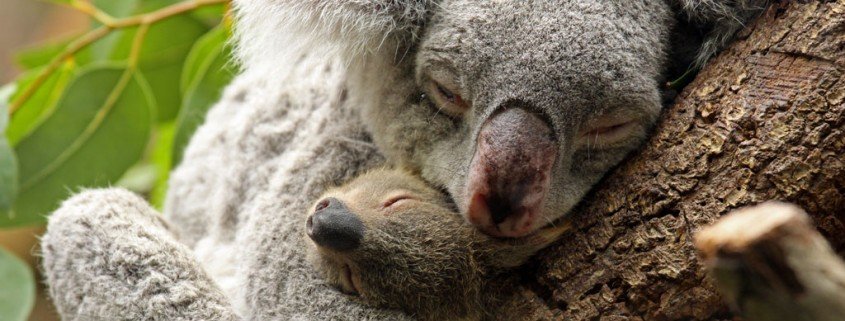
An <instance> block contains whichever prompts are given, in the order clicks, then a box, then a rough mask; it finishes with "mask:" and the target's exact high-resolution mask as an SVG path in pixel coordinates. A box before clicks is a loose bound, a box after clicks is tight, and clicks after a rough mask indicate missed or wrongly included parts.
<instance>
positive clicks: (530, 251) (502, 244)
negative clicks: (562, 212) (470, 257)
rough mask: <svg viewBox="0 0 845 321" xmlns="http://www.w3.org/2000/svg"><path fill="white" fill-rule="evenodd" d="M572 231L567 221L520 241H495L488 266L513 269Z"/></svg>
mask: <svg viewBox="0 0 845 321" xmlns="http://www.w3.org/2000/svg"><path fill="white" fill-rule="evenodd" d="M571 229H572V223H571V222H569V221H568V220H563V221H562V222H560V223H558V224H555V225H552V226H549V227H545V228H542V229H540V230H538V231H537V232H535V233H534V234H531V235H529V236H526V237H524V238H521V239H515V240H508V241H497V242H496V243H495V245H494V246H495V247H496V248H495V249H494V250H493V256H492V258H491V259H492V260H491V262H490V264H492V265H493V266H495V267H499V268H513V267H517V266H520V265H522V264H524V263H525V261H528V259H529V258H531V256H533V255H534V254H535V253H537V251H539V250H542V249H544V248H546V247H547V246H549V245H551V244H552V243H554V241H557V239H559V238H560V237H561V236H562V235H563V233H566V232H567V231H569V230H571Z"/></svg>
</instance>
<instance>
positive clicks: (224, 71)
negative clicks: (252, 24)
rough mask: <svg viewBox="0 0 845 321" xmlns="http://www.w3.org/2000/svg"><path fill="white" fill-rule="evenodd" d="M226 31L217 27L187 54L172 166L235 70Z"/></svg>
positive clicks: (227, 31) (180, 157) (179, 159)
mask: <svg viewBox="0 0 845 321" xmlns="http://www.w3.org/2000/svg"><path fill="white" fill-rule="evenodd" d="M228 38H229V30H228V29H227V28H225V27H222V26H221V27H218V28H216V29H214V30H212V31H211V32H209V33H208V34H206V35H205V36H203V38H202V39H200V40H199V41H197V43H196V45H194V48H193V49H192V50H191V53H190V55H188V60H187V62H186V66H185V73H184V74H183V76H182V80H181V83H182V88H183V91H184V92H183V95H184V102H183V104H182V110H181V111H180V112H179V118H177V121H176V136H175V137H174V140H173V152H172V153H173V159H172V164H174V165H176V164H179V162H180V161H181V160H182V153H183V150H184V148H185V146H186V145H187V144H188V141H190V139H191V136H193V134H194V131H196V129H197V127H199V125H201V124H202V123H203V122H204V121H205V114H206V113H207V112H208V109H209V108H211V106H212V105H213V104H214V103H215V102H217V101H218V100H220V96H221V95H222V93H223V89H224V88H225V87H226V85H227V84H229V82H231V80H232V78H233V77H234V76H235V74H236V72H237V70H236V69H235V67H234V65H233V64H232V63H231V57H232V52H231V50H230V49H231V48H230V47H229V46H228V44H227V40H228Z"/></svg>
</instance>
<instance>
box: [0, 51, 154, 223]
mask: <svg viewBox="0 0 845 321" xmlns="http://www.w3.org/2000/svg"><path fill="white" fill-rule="evenodd" d="M154 108H155V100H154V98H153V97H152V93H151V90H150V89H149V86H148V85H147V82H146V80H144V78H143V77H142V76H141V74H140V73H138V72H136V71H132V70H127V69H126V67H125V66H120V65H112V66H91V67H87V68H85V69H83V70H81V71H80V72H79V74H78V75H77V76H76V78H75V79H74V80H73V81H72V82H71V84H70V85H69V86H68V88H67V90H65V93H64V95H63V96H62V98H61V99H60V100H59V102H58V103H57V106H56V108H55V111H54V112H53V113H52V114H51V115H50V117H49V118H47V119H46V120H45V121H43V122H42V123H40V124H39V126H38V127H37V128H35V129H34V130H33V132H32V133H31V134H30V135H28V136H26V137H25V138H23V139H22V140H21V141H20V142H19V144H18V145H17V146H16V147H15V150H16V152H17V155H18V160H19V164H20V191H19V195H18V198H17V200H16V202H15V205H14V209H13V210H12V211H11V212H10V215H9V216H8V217H4V218H0V226H17V225H26V224H35V223H42V222H43V221H44V215H46V214H48V213H49V212H51V211H52V210H54V209H55V208H56V206H57V205H58V204H59V202H60V201H61V200H63V199H65V198H67V197H68V196H69V195H70V194H71V193H72V190H71V189H72V188H78V187H82V186H84V187H98V186H107V185H109V184H111V183H113V182H115V181H117V180H118V179H119V178H120V177H121V176H122V175H123V173H124V172H125V171H126V170H127V169H128V168H129V167H131V166H132V165H133V164H135V163H136V162H137V161H138V160H139V159H140V157H141V156H142V154H143V152H144V150H145V148H146V145H147V142H148V141H149V135H150V131H151V127H152V124H153V119H154V117H155V116H154Z"/></svg>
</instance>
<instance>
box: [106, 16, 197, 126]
mask: <svg viewBox="0 0 845 321" xmlns="http://www.w3.org/2000/svg"><path fill="white" fill-rule="evenodd" d="M207 31H208V27H206V26H205V24H203V23H201V22H199V21H197V20H195V19H193V18H191V17H190V16H189V15H181V16H176V17H173V18H170V19H167V20H163V21H161V22H158V23H156V24H154V25H152V26H151V27H150V30H149V31H147V34H146V38H145V40H144V44H143V47H142V48H141V52H140V55H139V61H138V63H139V66H140V67H139V69H140V70H141V72H142V73H143V74H144V76H145V77H146V78H147V80H148V81H149V83H150V85H151V87H152V90H153V93H154V95H155V97H156V102H157V103H158V108H159V109H158V119H159V120H160V121H169V120H173V119H174V118H176V115H177V114H178V113H179V107H180V105H181V102H182V95H181V93H180V92H179V76H180V75H181V73H182V67H183V66H184V64H185V58H186V57H187V55H188V53H189V52H190V50H191V46H192V45H193V44H194V42H196V41H197V39H199V38H200V37H201V36H202V35H203V34H205V33H206V32H207ZM136 32H137V28H129V29H126V30H124V31H119V32H117V33H116V36H117V37H118V39H116V41H115V42H114V43H113V46H112V47H111V48H110V50H111V52H110V55H109V57H108V58H107V60H109V61H124V60H126V58H127V57H128V56H129V53H130V51H131V48H132V43H133V41H134V38H135V34H136Z"/></svg>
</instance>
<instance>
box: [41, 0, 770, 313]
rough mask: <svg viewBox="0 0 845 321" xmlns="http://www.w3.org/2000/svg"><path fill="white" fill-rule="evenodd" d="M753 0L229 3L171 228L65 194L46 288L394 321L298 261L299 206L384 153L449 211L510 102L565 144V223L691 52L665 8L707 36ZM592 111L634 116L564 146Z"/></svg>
mask: <svg viewBox="0 0 845 321" xmlns="http://www.w3.org/2000/svg"><path fill="white" fill-rule="evenodd" d="M757 3H762V2H760V1H750V0H749V1H730V0H724V1H715V0H714V1H698V2H695V1H684V0H674V1H668V0H667V1H646V0H640V1H622V0H617V1H563V0H554V1H533V2H532V1H515V0H514V1H469V0H443V1H437V2H434V1H423V0H418V1H408V0H404V1H403V0H355V1H323V0H312V1H299V0H238V1H236V2H235V4H236V8H237V14H238V25H237V34H238V37H239V42H238V52H239V57H240V59H241V61H242V63H243V64H244V69H245V72H244V74H242V75H240V76H239V77H238V78H237V79H236V81H235V82H234V83H233V84H232V85H231V86H230V87H229V88H228V90H227V92H226V94H225V97H224V98H223V100H222V101H221V102H220V103H218V104H217V105H216V106H215V107H214V108H213V109H212V111H211V113H210V114H209V116H208V119H207V122H206V124H204V125H203V126H202V127H201V128H200V129H199V131H198V132H197V134H196V135H195V137H194V138H193V139H192V141H191V143H190V145H189V147H188V150H187V151H186V154H185V157H184V160H183V163H182V164H181V165H180V166H179V168H178V169H177V170H176V171H174V173H173V176H172V178H171V189H170V191H169V194H168V199H167V203H166V206H165V209H164V218H165V220H166V221H167V222H169V223H167V224H165V223H162V222H161V221H159V220H157V219H153V217H154V216H155V214H154V212H153V211H152V210H151V209H149V207H148V206H147V205H144V203H143V202H142V201H141V200H139V199H138V198H137V197H135V196H132V195H129V194H127V193H125V192H122V191H116V190H108V191H93V192H85V193H83V194H82V195H80V196H77V197H75V198H73V199H72V200H70V201H68V202H66V203H64V204H63V206H62V208H60V209H59V210H58V211H57V212H56V213H54V215H53V216H52V217H51V218H50V224H49V226H48V231H47V234H46V235H45V237H44V242H43V245H42V250H43V253H44V272H45V275H46V276H47V282H48V284H49V286H50V293H51V296H52V297H53V299H54V302H55V303H56V305H57V307H58V308H59V311H60V313H61V314H62V317H63V318H64V319H66V320H113V319H123V320H130V319H131V320H166V319H177V320H180V319H181V320H201V319H211V320H233V319H235V318H236V317H235V315H238V316H239V317H240V318H242V319H244V320H408V319H410V318H409V317H408V316H407V315H404V314H402V313H400V312H396V311H389V310H379V309H372V308H368V307H365V306H362V305H360V304H359V303H357V302H356V301H354V300H352V299H350V298H349V297H348V296H345V295H342V294H340V293H339V292H337V291H336V290H334V289H333V288H332V287H331V286H329V285H328V284H326V282H325V281H324V280H323V279H322V278H321V277H320V275H319V274H318V273H316V272H315V271H314V270H313V269H312V268H311V266H310V264H308V262H307V260H306V259H305V257H306V255H305V249H304V248H305V246H304V244H303V239H302V237H301V235H302V229H303V223H302V213H304V212H305V209H306V208H308V207H309V206H310V204H311V202H312V201H314V199H315V198H316V197H317V196H319V195H320V194H321V193H322V192H323V190H324V189H325V187H326V186H329V185H336V184H338V183H340V182H342V181H344V180H346V179H348V178H351V177H353V176H355V175H357V173H359V172H360V171H362V170H365V169H367V168H370V167H373V166H377V165H380V164H381V163H382V161H383V159H382V156H381V155H380V154H379V151H380V152H383V153H384V154H385V155H386V156H387V158H388V159H389V160H390V161H391V162H393V163H398V164H402V165H404V166H408V167H410V168H412V169H414V170H417V171H419V172H420V173H421V174H422V175H423V177H425V178H426V179H427V180H428V181H429V182H430V183H433V184H435V185H437V186H439V187H444V188H446V189H447V190H448V191H449V192H450V194H451V195H452V196H453V198H454V199H455V201H456V202H457V203H458V204H459V205H461V206H463V205H462V204H464V203H465V200H464V199H462V198H463V196H462V189H463V186H464V185H465V183H464V182H463V180H464V178H465V176H466V172H465V169H466V168H467V164H468V162H469V158H470V157H471V155H472V152H473V144H472V142H473V141H474V137H475V135H476V134H477V132H478V129H479V127H480V125H481V124H482V123H483V121H484V119H485V118H487V117H489V115H490V114H491V113H492V110H493V109H495V108H497V106H498V105H499V104H500V103H501V102H503V101H505V100H507V99H511V98H513V97H514V96H518V98H519V99H521V100H523V101H526V102H528V103H530V104H532V105H533V106H534V107H533V108H536V109H538V110H541V111H543V112H544V113H545V114H547V115H548V116H549V118H550V120H551V121H552V123H553V125H554V128H555V130H556V131H557V134H558V137H562V141H563V143H561V147H560V151H559V156H558V163H557V164H556V167H555V172H554V175H553V183H552V186H553V188H552V189H551V191H550V194H549V197H548V199H549V201H547V202H546V206H545V208H544V213H545V214H544V219H545V220H552V219H554V218H556V217H560V216H562V215H565V214H566V213H567V212H568V211H569V210H570V209H571V208H572V206H573V205H574V204H575V203H576V202H578V200H580V198H581V197H582V196H583V195H584V193H586V192H587V190H589V189H590V188H591V187H592V185H594V184H595V183H596V182H597V181H598V180H599V178H600V177H601V176H602V175H603V174H604V173H605V172H606V171H607V170H608V169H609V168H611V167H612V166H614V165H615V164H617V163H618V162H620V161H621V160H622V159H623V158H624V156H625V155H626V154H627V153H629V152H630V151H631V150H634V149H635V148H636V146H637V145H638V144H639V142H640V141H642V139H643V138H644V137H645V134H646V130H647V129H648V128H649V127H650V125H651V124H652V123H653V122H654V120H655V119H656V118H657V115H658V113H659V111H660V109H661V102H660V99H659V97H660V88H661V84H662V83H663V81H664V80H665V77H666V75H665V74H664V69H665V68H666V66H667V65H668V64H669V63H670V61H671V60H676V59H691V58H690V57H670V56H669V54H668V52H669V45H670V44H671V43H672V42H673V38H672V35H674V34H675V33H673V32H672V31H673V28H674V27H673V26H674V25H675V23H676V22H677V19H678V17H689V18H690V19H692V21H693V23H694V24H698V26H700V27H701V28H703V30H715V31H713V34H711V35H710V36H709V39H711V40H709V41H711V42H710V43H713V44H717V45H719V44H721V43H722V42H723V41H712V39H716V40H718V39H722V38H723V37H728V36H729V34H730V33H732V32H733V30H735V29H736V26H737V25H740V24H733V23H731V22H730V21H731V20H725V19H726V17H739V18H740V20H741V19H743V18H745V17H749V16H751V14H752V13H754V12H756V10H754V9H753V8H755V6H754V4H757ZM694 4H698V6H696V5H694ZM737 4H741V5H737ZM745 4H748V6H746V5H745ZM725 8H727V11H725V10H723V9H725ZM682 19H687V18H682ZM720 26H722V27H720ZM725 26H727V27H725ZM707 48H708V47H707V46H705V48H704V49H703V50H701V51H700V52H703V53H704V56H709V53H708V52H710V51H712V50H709V49H707ZM433 62H436V63H433ZM434 66H441V67H442V68H441V70H439V71H437V72H436V75H437V77H441V78H444V79H443V81H451V82H454V84H455V85H459V87H460V90H461V91H460V92H459V93H460V94H461V95H463V96H464V97H468V99H471V101H472V102H473V105H474V107H473V110H472V112H471V113H469V114H467V116H466V117H464V118H463V120H460V121H456V120H455V119H451V118H449V117H446V116H444V115H442V114H441V113H439V112H438V110H437V108H436V106H433V105H431V104H430V103H428V102H426V101H425V100H422V101H421V100H420V99H419V97H420V93H421V92H422V90H421V85H423V83H424V81H425V80H426V79H428V77H429V75H431V74H432V72H431V70H432V69H430V67H434ZM601 112H619V113H620V115H622V116H624V117H629V118H630V119H632V120H636V123H637V124H638V125H639V126H638V127H637V130H636V131H633V132H632V133H633V134H631V136H630V137H628V138H629V139H627V140H624V141H622V142H621V143H620V144H617V145H613V146H609V147H608V146H603V147H595V146H591V147H587V146H586V145H584V144H583V142H582V143H581V144H580V145H579V144H577V143H576V142H575V140H576V139H575V138H574V136H575V133H577V131H578V130H579V129H580V127H581V126H582V125H583V124H584V123H585V122H588V120H589V119H590V117H592V116H594V115H596V114H599V113H601ZM368 134H370V135H372V136H373V140H374V142H375V145H376V146H378V151H377V148H376V147H375V146H374V145H373V144H372V143H370V142H369V138H368ZM588 142H589V140H588ZM591 144H592V143H591ZM135 236H137V237H135ZM139 239H143V240H145V241H139ZM177 241H178V242H181V244H180V243H178V242H177ZM114 249H119V250H118V251H115V250H114ZM157 253H158V254H162V255H156V254H157ZM157 263H160V264H157ZM114 275H119V276H120V277H112V276H114ZM159 275H160V276H161V278H159V277H158V276H159ZM152 276H155V277H153V278H150V277H152ZM144 280H151V281H155V282H160V283H144V282H145V281H144ZM212 280H213V281H212ZM138 282H140V283H138ZM148 285H149V286H148ZM194 289H196V290H195V291H194ZM221 293H222V294H221ZM223 294H225V297H226V298H225V299H224V298H222V297H221V296H222V295H223ZM159 299H160V300H162V301H158V300H159ZM161 302H164V303H163V304H162V303H161ZM172 303H178V304H172Z"/></svg>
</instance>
